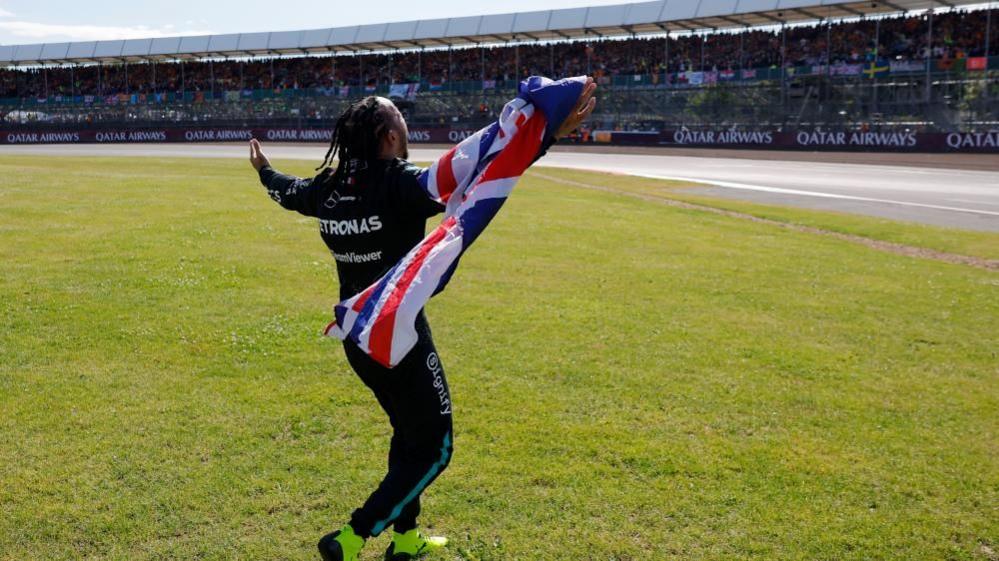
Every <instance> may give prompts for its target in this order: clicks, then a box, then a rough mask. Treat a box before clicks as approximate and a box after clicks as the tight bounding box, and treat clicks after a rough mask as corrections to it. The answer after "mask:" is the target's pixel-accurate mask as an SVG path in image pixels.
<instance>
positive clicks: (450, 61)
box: [447, 45, 454, 92]
mask: <svg viewBox="0 0 999 561" xmlns="http://www.w3.org/2000/svg"><path fill="white" fill-rule="evenodd" d="M453 75H454V47H452V46H451V45H448V47H447V91H449V92H453V91H454V80H452V79H451V78H452V77H453Z"/></svg>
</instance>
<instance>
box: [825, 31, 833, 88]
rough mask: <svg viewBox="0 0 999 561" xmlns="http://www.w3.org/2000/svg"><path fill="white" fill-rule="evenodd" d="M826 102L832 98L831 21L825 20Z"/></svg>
mask: <svg viewBox="0 0 999 561" xmlns="http://www.w3.org/2000/svg"><path fill="white" fill-rule="evenodd" d="M825 74H826V96H825V97H826V100H828V99H829V98H831V97H832V20H830V19H829V18H828V17H827V18H826V72H825Z"/></svg>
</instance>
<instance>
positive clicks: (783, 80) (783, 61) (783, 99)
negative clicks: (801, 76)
mask: <svg viewBox="0 0 999 561" xmlns="http://www.w3.org/2000/svg"><path fill="white" fill-rule="evenodd" d="M784 27H785V24H784V22H780V106H781V112H783V111H784V107H785V106H786V105H787V33H786V32H785V30H784ZM781 120H783V116H782V117H781Z"/></svg>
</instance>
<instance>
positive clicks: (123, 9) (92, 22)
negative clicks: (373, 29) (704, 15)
mask: <svg viewBox="0 0 999 561" xmlns="http://www.w3.org/2000/svg"><path fill="white" fill-rule="evenodd" d="M625 1H627V0H563V1H553V0H479V1H476V2H467V1H466V2H455V1H454V0H451V1H444V0H419V1H413V0H407V1H401V0H382V1H381V2H378V3H374V2H370V1H368V2H365V1H359V2H343V1H342V0H338V1H331V0H325V1H320V0H279V1H273V0H272V1H268V2H261V1H244V2H233V1H228V0H222V1H218V0H159V1H154V2H149V1H143V0H43V1H39V0H0V44H3V45H11V44H21V43H51V42H57V41H92V40H97V39H131V38H138V37H158V36H164V35H200V34H205V33H238V32H249V31H281V30H289V29H308V28H317V27H336V26H340V25H355V24H363V23H378V22H387V21H402V20H411V19H426V18H435V17H449V16H467V15H479V14H498V13H505V12H519V11H528V10H543V9H551V8H568V7H577V6H596V5H608V4H620V3H623V2H625Z"/></svg>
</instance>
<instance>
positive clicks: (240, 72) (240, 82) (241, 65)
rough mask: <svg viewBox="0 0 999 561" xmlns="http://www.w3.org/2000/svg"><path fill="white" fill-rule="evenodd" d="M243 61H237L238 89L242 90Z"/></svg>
mask: <svg viewBox="0 0 999 561" xmlns="http://www.w3.org/2000/svg"><path fill="white" fill-rule="evenodd" d="M243 86H244V83H243V61H239V91H243Z"/></svg>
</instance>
